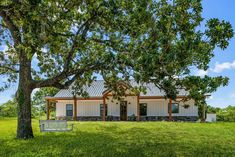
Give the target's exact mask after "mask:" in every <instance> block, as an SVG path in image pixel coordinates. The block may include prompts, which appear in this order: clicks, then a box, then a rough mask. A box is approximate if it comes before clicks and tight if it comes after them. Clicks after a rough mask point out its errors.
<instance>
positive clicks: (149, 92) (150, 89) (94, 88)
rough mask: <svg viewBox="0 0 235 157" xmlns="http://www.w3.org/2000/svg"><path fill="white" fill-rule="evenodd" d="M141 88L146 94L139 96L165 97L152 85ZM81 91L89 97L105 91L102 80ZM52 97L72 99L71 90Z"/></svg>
mask: <svg viewBox="0 0 235 157" xmlns="http://www.w3.org/2000/svg"><path fill="white" fill-rule="evenodd" d="M130 85H131V86H132V87H138V86H140V85H139V84H138V83H137V82H135V81H134V80H131V81H130ZM143 86H145V87H146V94H144V93H140V96H164V95H165V93H164V91H162V90H160V89H159V88H158V87H156V86H155V85H154V84H153V83H148V84H144V85H143ZM83 89H84V90H85V91H86V92H87V93H88V94H89V97H102V96H103V92H104V91H105V90H107V89H106V88H105V86H104V80H96V81H94V82H93V83H92V84H91V85H90V86H84V87H83ZM187 94H188V92H186V91H185V90H179V94H178V95H180V96H185V95H187ZM54 97H55V98H64V97H66V98H69V97H73V94H72V90H71V88H69V89H61V90H60V91H59V92H58V93H57V94H56V95H55V96H54ZM78 97H79V96H78Z"/></svg>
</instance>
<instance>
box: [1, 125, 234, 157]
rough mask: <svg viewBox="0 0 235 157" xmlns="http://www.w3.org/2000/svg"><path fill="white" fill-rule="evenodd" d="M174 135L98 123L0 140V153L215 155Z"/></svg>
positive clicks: (40, 154) (211, 151) (31, 154)
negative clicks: (86, 126)
mask: <svg viewBox="0 0 235 157" xmlns="http://www.w3.org/2000/svg"><path fill="white" fill-rule="evenodd" d="M97 126H98V125H97ZM156 131H157V130H156ZM175 136H177V135H176V134H174V132H171V133H169V132H166V133H165V134H162V133H161V134H160V135H159V136H158V133H157V132H153V131H149V130H147V129H144V128H141V127H131V128H126V129H122V128H121V127H118V126H117V125H111V126H100V127H97V130H95V131H94V130H92V131H90V130H86V129H81V130H78V129H76V130H75V131H73V132H66V133H40V134H39V133H37V134H36V137H35V139H32V140H25V141H24V140H16V139H15V140H11V141H10V140H9V139H8V140H7V139H2V140H1V139H0V142H1V145H0V156H1V157H4V156H22V157H25V156H79V157H81V156H85V157H87V156H97V157H102V156H107V157H113V156H114V157H115V156H117V157H125V156H128V157H129V156H134V157H143V156H201V155H207V156H210V155H213V153H215V154H216V149H215V148H213V147H207V146H206V145H202V144H201V143H202V142H197V143H189V141H190V140H189V141H177V140H176V137H175ZM217 153H218V152H217ZM225 153H226V152H225ZM230 153H231V152H230ZM230 153H229V152H228V154H224V155H231V154H230Z"/></svg>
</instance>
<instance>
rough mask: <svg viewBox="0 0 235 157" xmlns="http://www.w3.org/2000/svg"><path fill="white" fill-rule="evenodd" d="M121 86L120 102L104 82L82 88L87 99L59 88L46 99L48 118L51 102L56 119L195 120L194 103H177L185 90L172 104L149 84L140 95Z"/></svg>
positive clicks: (69, 89) (133, 84)
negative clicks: (54, 107)
mask: <svg viewBox="0 0 235 157" xmlns="http://www.w3.org/2000/svg"><path fill="white" fill-rule="evenodd" d="M120 86H124V88H125V89H126V94H125V96H123V97H121V99H120V100H117V99H114V98H113V96H112V93H113V92H112V91H110V90H109V89H106V88H105V86H104V81H103V80H98V81H95V82H93V83H92V84H91V85H90V86H84V90H86V92H87V93H88V94H89V98H82V97H81V96H76V97H74V96H73V95H72V90H71V88H68V89H62V90H60V91H59V92H58V93H57V94H56V95H55V96H54V97H47V98H46V100H47V102H48V103H47V104H48V107H47V118H48V119H50V105H51V102H54V103H55V104H56V105H55V106H56V118H57V119H73V120H94V121H96V120H104V121H105V120H108V121H109V120H110V121H111V120H113V121H114V120H116V121H118V120H121V121H128V120H131V121H133V120H136V121H148V120H149V121H156V120H174V121H196V120H197V119H198V107H197V106H195V104H194V101H193V100H189V101H186V102H183V101H180V100H182V98H184V97H186V96H187V92H186V91H184V90H180V91H179V95H178V96H177V100H176V101H172V100H169V99H165V97H164V92H163V91H161V90H159V88H157V87H156V86H155V85H154V84H152V83H150V84H146V85H145V86H146V88H147V93H146V94H143V93H141V94H140V95H134V94H131V92H130V90H128V86H126V85H125V83H123V82H122V83H120ZM130 86H138V84H137V83H136V82H134V81H131V83H130ZM130 86H129V87H130ZM103 104H105V105H103ZM104 106H105V107H104Z"/></svg>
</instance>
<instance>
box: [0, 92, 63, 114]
mask: <svg viewBox="0 0 235 157" xmlns="http://www.w3.org/2000/svg"><path fill="white" fill-rule="evenodd" d="M57 92H58V89H56V88H42V89H40V90H38V91H36V92H35V93H34V94H33V97H32V98H31V99H32V114H31V116H32V118H40V117H42V116H45V113H46V101H45V97H46V96H54V95H55V94H56V93H57ZM52 116H53V113H52ZM0 117H17V101H16V99H15V98H13V99H12V100H9V101H7V102H6V103H4V104H2V105H0Z"/></svg>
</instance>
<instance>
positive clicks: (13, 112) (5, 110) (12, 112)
mask: <svg viewBox="0 0 235 157" xmlns="http://www.w3.org/2000/svg"><path fill="white" fill-rule="evenodd" d="M16 116H17V103H16V100H15V99H13V100H9V101H7V102H6V103H4V104H2V105H0V117H16Z"/></svg>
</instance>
